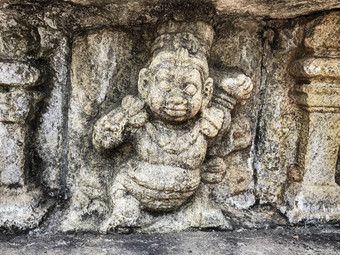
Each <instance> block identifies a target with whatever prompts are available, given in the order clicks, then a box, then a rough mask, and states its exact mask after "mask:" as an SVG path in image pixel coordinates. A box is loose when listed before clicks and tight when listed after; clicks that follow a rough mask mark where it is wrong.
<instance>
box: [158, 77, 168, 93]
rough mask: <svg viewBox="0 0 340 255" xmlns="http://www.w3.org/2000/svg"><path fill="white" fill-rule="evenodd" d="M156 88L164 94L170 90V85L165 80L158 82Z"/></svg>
mask: <svg viewBox="0 0 340 255" xmlns="http://www.w3.org/2000/svg"><path fill="white" fill-rule="evenodd" d="M157 86H158V88H159V89H161V90H163V91H165V92H167V91H170V89H171V84H170V82H169V81H167V80H161V81H159V82H158V85H157Z"/></svg>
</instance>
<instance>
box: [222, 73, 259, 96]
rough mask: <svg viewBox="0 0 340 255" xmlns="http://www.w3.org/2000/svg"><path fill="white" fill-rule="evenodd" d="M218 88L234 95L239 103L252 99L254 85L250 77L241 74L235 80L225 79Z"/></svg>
mask: <svg viewBox="0 0 340 255" xmlns="http://www.w3.org/2000/svg"><path fill="white" fill-rule="evenodd" d="M218 87H219V88H220V89H222V91H225V92H227V93H228V94H230V95H232V96H233V97H234V98H235V99H236V100H237V101H240V102H242V101H244V100H246V99H248V98H249V97H250V93H251V91H252V90H253V83H252V81H251V79H250V78H249V77H248V76H246V75H244V74H239V75H238V76H237V77H235V78H226V79H224V80H223V81H222V82H221V84H219V85H218Z"/></svg>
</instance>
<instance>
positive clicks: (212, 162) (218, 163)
mask: <svg viewBox="0 0 340 255" xmlns="http://www.w3.org/2000/svg"><path fill="white" fill-rule="evenodd" d="M202 168H203V169H202V170H203V171H202V181H203V182H204V183H219V182H221V181H222V180H223V178H224V176H225V172H226V168H227V166H226V164H225V163H224V161H223V159H222V158H220V157H210V158H208V159H206V161H205V162H204V163H203V166H202Z"/></svg>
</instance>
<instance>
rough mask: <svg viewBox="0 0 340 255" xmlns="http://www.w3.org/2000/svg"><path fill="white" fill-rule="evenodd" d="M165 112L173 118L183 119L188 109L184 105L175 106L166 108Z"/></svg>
mask: <svg viewBox="0 0 340 255" xmlns="http://www.w3.org/2000/svg"><path fill="white" fill-rule="evenodd" d="M164 111H165V112H166V113H167V114H168V115H169V116H173V117H182V116H184V115H185V114H186V113H187V108H186V107H185V106H184V105H174V106H170V107H166V108H165V109H164Z"/></svg>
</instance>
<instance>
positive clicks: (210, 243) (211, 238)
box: [0, 227, 340, 255]
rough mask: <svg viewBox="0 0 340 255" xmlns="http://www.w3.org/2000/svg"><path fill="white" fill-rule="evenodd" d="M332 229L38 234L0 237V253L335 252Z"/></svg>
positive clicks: (283, 254) (335, 238)
mask: <svg viewBox="0 0 340 255" xmlns="http://www.w3.org/2000/svg"><path fill="white" fill-rule="evenodd" d="M339 238H340V232H339V229H338V228H327V227H326V228H315V227H314V228H306V227H301V228H278V229H262V230H243V231H238V232H214V231H212V232H182V233H167V234H148V235H145V234H144V235H141V234H130V235H106V236H98V235H91V234H78V235H41V234H38V233H37V232H36V233H32V235H29V236H18V237H10V236H7V237H4V236H3V237H2V238H1V239H0V252H1V254H3V255H15V254H23V253H24V254H58V255H59V254H70V255H73V254H127V255H130V254H131V255H132V254H150V255H154V254H159V255H162V254H164V255H165V254H216V255H217V254H240V255H241V254H244V255H248V254H268V255H269V254H271V255H272V254H278V255H279V254H280V255H290V254H291V255H293V254H294V255H296V254H301V255H302V254H303V255H304V254H329V255H336V254H339V249H340V244H339V242H338V241H339Z"/></svg>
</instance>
